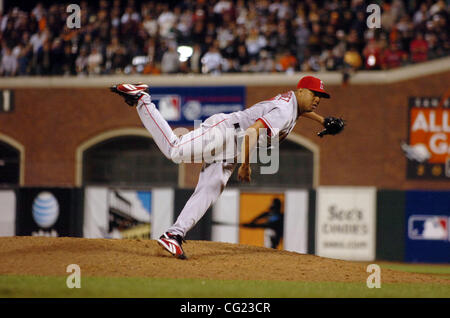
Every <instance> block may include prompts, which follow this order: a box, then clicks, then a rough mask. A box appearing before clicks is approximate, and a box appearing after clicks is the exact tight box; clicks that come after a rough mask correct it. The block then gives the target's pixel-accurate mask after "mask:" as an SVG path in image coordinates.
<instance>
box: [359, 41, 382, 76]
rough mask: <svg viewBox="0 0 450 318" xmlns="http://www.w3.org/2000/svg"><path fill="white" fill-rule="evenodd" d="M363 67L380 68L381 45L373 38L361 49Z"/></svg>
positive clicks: (368, 68)
mask: <svg viewBox="0 0 450 318" xmlns="http://www.w3.org/2000/svg"><path fill="white" fill-rule="evenodd" d="M363 56H364V67H365V69H367V70H379V69H381V47H380V45H379V44H378V42H377V41H376V40H375V39H371V40H369V42H368V43H367V45H366V47H365V48H364V50H363Z"/></svg>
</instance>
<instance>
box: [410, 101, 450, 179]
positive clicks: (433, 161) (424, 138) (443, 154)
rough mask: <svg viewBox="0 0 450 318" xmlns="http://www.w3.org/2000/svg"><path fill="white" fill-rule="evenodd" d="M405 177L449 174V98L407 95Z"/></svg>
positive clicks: (436, 176) (434, 177) (434, 176)
mask: <svg viewBox="0 0 450 318" xmlns="http://www.w3.org/2000/svg"><path fill="white" fill-rule="evenodd" d="M409 118H410V122H409V146H410V150H411V154H412V156H409V157H408V159H409V160H408V177H410V178H423V179H445V178H450V98H448V97H447V96H444V97H443V98H442V97H411V98H410V99H409Z"/></svg>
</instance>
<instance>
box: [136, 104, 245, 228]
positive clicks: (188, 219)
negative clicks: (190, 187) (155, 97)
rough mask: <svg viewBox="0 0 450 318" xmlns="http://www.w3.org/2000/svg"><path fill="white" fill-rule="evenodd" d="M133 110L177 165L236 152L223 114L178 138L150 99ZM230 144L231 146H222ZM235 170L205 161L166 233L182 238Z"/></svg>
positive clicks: (160, 147) (233, 166)
mask: <svg viewBox="0 0 450 318" xmlns="http://www.w3.org/2000/svg"><path fill="white" fill-rule="evenodd" d="M136 108H137V112H138V114H139V117H140V118H141V121H142V123H143V124H144V126H145V127H146V128H147V130H148V131H149V132H150V134H151V135H152V137H153V139H154V141H155V143H156V144H157V145H158V147H159V149H160V150H161V151H162V153H163V154H164V155H165V156H166V157H167V158H169V159H171V160H172V161H174V162H176V163H180V162H193V160H192V159H193V158H195V159H198V158H200V159H201V158H202V156H203V157H205V156H207V157H209V158H212V157H220V156H222V158H223V155H224V154H228V153H231V154H232V155H233V152H236V148H235V147H236V145H235V136H234V134H235V130H234V126H233V125H232V123H231V122H230V120H229V117H228V116H226V115H225V114H218V115H213V116H211V117H210V118H208V119H207V120H206V121H205V122H204V123H202V125H201V126H200V127H199V128H197V129H194V130H193V131H191V132H189V133H187V134H185V135H183V136H181V137H178V136H176V135H175V134H174V132H173V131H172V128H171V127H170V126H169V124H168V123H167V121H166V120H165V119H164V118H163V117H162V115H161V113H160V112H159V111H158V109H157V108H156V106H155V104H153V103H152V102H151V99H150V96H148V95H143V97H142V98H141V99H140V100H139V102H138V104H137V107H136ZM217 136H218V137H219V138H217ZM229 145H232V147H224V146H229ZM224 148H227V149H224ZM224 150H225V152H224ZM231 150H232V151H231ZM230 151H231V152H230ZM211 154H213V155H212V157H210V156H211ZM234 156H236V153H234ZM234 156H233V158H234ZM235 167H236V164H235V163H226V162H223V160H221V161H220V162H205V163H204V164H203V166H202V171H201V172H200V175H199V179H198V183H197V186H196V188H195V191H194V193H193V194H192V196H191V197H190V198H189V200H188V201H187V202H186V204H185V206H184V208H183V210H182V211H181V213H180V215H179V216H178V218H177V220H176V222H175V224H174V225H172V226H171V227H170V228H169V229H168V230H167V231H168V232H170V233H172V234H179V235H181V236H183V237H184V236H185V235H186V233H187V232H188V231H189V230H190V229H191V228H192V227H193V226H194V225H195V224H197V222H198V221H199V220H200V219H201V218H202V217H203V215H204V214H205V213H206V211H207V210H208V208H209V207H210V206H211V204H213V203H214V202H215V201H216V200H217V199H218V198H219V196H220V194H221V193H222V191H223V189H224V188H225V186H226V184H227V182H228V179H229V178H230V177H231V175H232V173H233V170H234V168H235Z"/></svg>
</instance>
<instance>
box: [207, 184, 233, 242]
mask: <svg viewBox="0 0 450 318" xmlns="http://www.w3.org/2000/svg"><path fill="white" fill-rule="evenodd" d="M211 239H212V240H213V241H216V242H226V243H239V190H237V189H225V190H224V191H223V192H222V194H221V195H220V197H219V199H217V201H216V202H215V203H214V204H213V207H212V233H211Z"/></svg>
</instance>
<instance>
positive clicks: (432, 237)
mask: <svg viewBox="0 0 450 318" xmlns="http://www.w3.org/2000/svg"><path fill="white" fill-rule="evenodd" d="M405 214H406V220H405V223H406V244H405V245H406V252H405V254H406V255H405V260H406V261H408V262H437V263H450V232H449V231H450V229H449V228H450V227H449V225H450V191H408V192H407V193H406V212H405Z"/></svg>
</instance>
